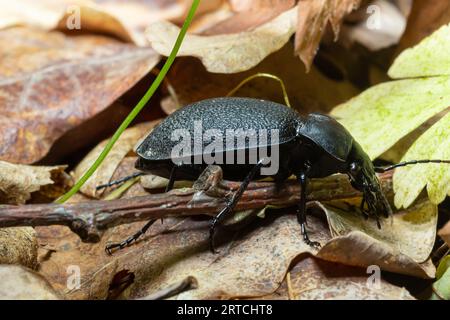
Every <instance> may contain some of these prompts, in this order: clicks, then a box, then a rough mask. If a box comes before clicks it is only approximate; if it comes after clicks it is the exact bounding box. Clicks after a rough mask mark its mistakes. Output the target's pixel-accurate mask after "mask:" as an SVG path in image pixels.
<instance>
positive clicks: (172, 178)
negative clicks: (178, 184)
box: [164, 165, 178, 192]
mask: <svg viewBox="0 0 450 320" xmlns="http://www.w3.org/2000/svg"><path fill="white" fill-rule="evenodd" d="M177 169H178V166H176V165H174V166H173V167H172V170H171V171H170V176H169V183H167V186H166V190H165V191H164V192H169V191H170V190H172V189H173V185H174V184H175V176H176V173H177Z"/></svg>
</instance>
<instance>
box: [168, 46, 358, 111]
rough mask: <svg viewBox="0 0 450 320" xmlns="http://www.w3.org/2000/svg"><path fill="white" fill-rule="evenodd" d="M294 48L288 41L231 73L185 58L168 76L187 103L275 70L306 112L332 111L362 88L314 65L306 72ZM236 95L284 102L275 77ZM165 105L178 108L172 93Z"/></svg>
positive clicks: (251, 84)
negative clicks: (247, 67) (245, 68)
mask: <svg viewBox="0 0 450 320" xmlns="http://www.w3.org/2000/svg"><path fill="white" fill-rule="evenodd" d="M292 51H293V46H292V44H290V43H288V44H286V45H285V46H284V47H283V48H282V49H281V50H279V51H277V52H275V53H273V54H271V55H270V56H269V57H267V58H266V59H264V60H263V61H262V62H261V63H260V64H259V65H258V66H256V67H255V68H252V69H250V70H248V71H246V72H243V73H239V74H227V75H223V74H214V73H209V72H207V71H206V70H205V68H204V66H203V65H202V64H201V62H200V61H198V60H197V59H195V58H182V59H178V60H177V61H176V62H175V63H174V65H173V66H172V69H171V71H170V72H169V75H168V79H169V80H170V82H171V84H172V85H173V87H174V88H175V91H176V93H177V97H178V100H179V102H180V105H186V104H189V103H192V102H196V101H200V100H202V99H207V98H213V97H220V96H225V95H227V94H228V92H230V91H231V90H232V89H233V88H234V87H235V86H236V85H238V83H240V82H241V81H242V80H244V79H245V78H247V77H249V76H252V75H254V74H256V73H259V72H266V73H271V74H274V75H277V76H279V77H280V78H281V79H282V80H283V81H284V83H285V85H286V89H287V94H288V96H289V99H290V101H291V104H292V107H293V108H295V109H297V110H298V111H300V112H301V113H303V114H306V113H309V112H314V111H315V112H324V113H326V112H329V111H330V110H331V108H333V107H334V106H335V105H336V104H339V103H341V102H344V101H347V100H348V99H350V98H352V97H353V96H354V95H355V94H357V93H358V92H359V91H358V90H357V89H356V88H355V87H354V86H352V85H351V84H350V83H349V82H347V81H334V80H331V79H329V78H327V77H326V76H324V75H323V74H322V73H320V72H319V71H318V70H317V69H316V68H315V67H314V66H313V67H312V68H311V71H310V72H309V73H308V74H305V67H304V65H303V64H302V62H301V61H300V60H299V59H298V58H296V57H295V56H294V55H293V54H292ZM235 96H242V97H253V98H258V99H265V100H270V101H275V102H279V103H283V104H284V100H283V96H282V91H281V89H280V85H279V83H278V82H276V81H273V80H271V79H255V80H253V81H251V82H249V83H248V84H247V85H245V86H244V87H242V88H241V89H240V90H239V91H238V92H237V93H236V94H235ZM161 106H162V108H163V109H164V110H165V111H166V112H167V113H171V112H173V111H175V110H176V109H177V106H176V104H175V103H174V102H173V99H172V98H170V97H169V98H167V99H164V100H163V101H162V103H161Z"/></svg>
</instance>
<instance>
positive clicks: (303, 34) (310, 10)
mask: <svg viewBox="0 0 450 320" xmlns="http://www.w3.org/2000/svg"><path fill="white" fill-rule="evenodd" d="M360 2H361V0H300V1H299V3H298V22H297V33H296V35H295V52H296V53H297V54H298V55H299V56H300V59H302V61H303V62H304V63H305V66H306V68H307V70H308V69H309V68H310V66H311V64H312V62H313V59H314V57H315V55H316V53H317V50H318V48H319V43H320V40H321V39H322V36H323V34H324V32H325V30H326V27H327V24H328V22H330V23H331V26H332V27H333V31H334V33H335V35H336V37H337V35H338V34H339V30H340V26H341V23H342V19H343V18H344V17H345V15H347V14H348V13H350V12H351V11H353V10H354V9H356V8H358V7H359V4H360Z"/></svg>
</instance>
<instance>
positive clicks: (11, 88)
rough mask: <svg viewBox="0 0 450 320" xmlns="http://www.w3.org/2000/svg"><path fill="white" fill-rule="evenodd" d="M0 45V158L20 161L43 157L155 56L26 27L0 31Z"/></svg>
mask: <svg viewBox="0 0 450 320" xmlns="http://www.w3.org/2000/svg"><path fill="white" fill-rule="evenodd" d="M0 48H1V49H0V55H2V56H3V58H2V59H1V61H0V114H1V118H0V136H2V138H3V143H2V146H1V147H0V159H3V160H7V161H11V162H20V163H33V162H36V161H37V160H39V159H41V158H42V157H44V156H45V155H46V154H47V152H48V151H49V149H50V147H51V146H52V144H53V142H54V141H55V140H57V139H58V138H59V137H60V136H61V135H63V134H64V133H65V132H67V131H68V130H70V129H72V128H74V127H76V126H77V125H79V124H81V123H82V122H83V121H86V120H87V119H89V118H91V117H93V116H94V115H95V114H97V113H99V112H100V111H102V110H104V109H105V108H106V107H108V106H109V105H110V104H111V103H112V102H113V101H114V100H116V99H117V98H118V97H119V96H121V95H122V94H123V93H124V92H125V91H126V90H128V89H129V88H130V87H131V86H133V85H134V84H135V83H136V82H137V81H138V80H139V79H141V78H142V77H143V76H144V75H145V74H147V73H148V71H149V70H150V69H152V68H153V67H154V66H155V64H156V63H157V62H158V60H159V57H158V55H157V54H156V53H155V52H154V51H153V50H151V49H149V48H136V47H133V46H130V45H125V44H122V43H120V42H118V41H116V40H112V39H109V38H105V37H100V36H79V37H74V38H69V37H67V36H65V35H63V34H61V33H58V32H51V33H45V32H42V31H35V30H30V29H26V28H14V29H6V30H2V31H0ZM100 127H101V125H100Z"/></svg>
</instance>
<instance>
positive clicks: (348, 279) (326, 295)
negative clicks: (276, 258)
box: [262, 255, 414, 300]
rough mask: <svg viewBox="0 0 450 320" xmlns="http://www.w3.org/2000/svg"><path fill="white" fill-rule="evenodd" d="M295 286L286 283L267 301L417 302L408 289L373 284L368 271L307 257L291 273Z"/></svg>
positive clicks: (386, 283)
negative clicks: (350, 300)
mask: <svg viewBox="0 0 450 320" xmlns="http://www.w3.org/2000/svg"><path fill="white" fill-rule="evenodd" d="M290 277H291V284H290V288H289V287H288V284H287V281H286V280H285V281H283V283H282V285H281V286H280V288H278V289H277V291H275V292H274V293H273V294H271V295H269V296H265V297H262V298H263V299H286V300H287V299H289V298H290V297H289V291H290V292H291V295H293V296H291V299H292V298H293V299H298V300H348V299H352V300H413V299H414V297H413V296H411V294H410V293H409V292H408V290H406V289H405V288H400V287H397V286H394V285H392V284H390V283H389V282H387V281H385V280H384V279H380V281H379V283H377V284H376V285H375V284H372V283H371V282H370V280H368V273H367V272H366V270H365V269H362V268H355V267H349V266H345V265H342V264H338V263H332V262H328V261H323V260H319V259H316V258H313V257H311V256H310V255H305V256H304V257H302V258H301V260H300V261H299V262H297V263H296V264H295V266H294V267H293V268H292V269H291V270H290Z"/></svg>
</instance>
